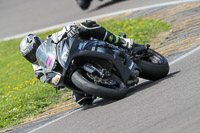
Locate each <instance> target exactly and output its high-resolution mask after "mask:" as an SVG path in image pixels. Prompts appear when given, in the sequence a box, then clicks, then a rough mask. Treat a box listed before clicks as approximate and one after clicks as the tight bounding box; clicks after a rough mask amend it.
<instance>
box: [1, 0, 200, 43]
mask: <svg viewBox="0 0 200 133" xmlns="http://www.w3.org/2000/svg"><path fill="white" fill-rule="evenodd" d="M192 1H200V0H178V1H173V2H165V3H160V4H154V5H149V6H143V7H138V8H131V9H127V10H122V11H118V12H113V13H107V14H103V15H99V16H94V17H89V18H85V19H79V20H76V21H71V22H66V23H62V24H58V25H55V26H51V27H46V28H43V29H39V30H35V31H30V32H27V33H22V34H19V35H15V36H11V37H7V38H4V39H1V40H0V42H1V41H6V40H10V39H16V38H20V37H24V36H26V35H28V34H30V33H32V34H37V33H41V32H44V31H47V30H51V29H57V28H61V27H64V26H66V25H68V24H71V23H80V22H83V21H85V20H96V19H100V18H104V17H108V16H113V15H118V14H122V13H125V12H131V11H132V12H133V11H138V10H144V9H149V8H155V7H161V6H167V5H175V4H180V3H184V2H192Z"/></svg>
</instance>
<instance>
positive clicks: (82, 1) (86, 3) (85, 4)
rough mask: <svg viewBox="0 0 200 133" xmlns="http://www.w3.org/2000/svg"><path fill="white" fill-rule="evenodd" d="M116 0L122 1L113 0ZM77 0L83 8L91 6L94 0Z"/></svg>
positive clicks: (113, 0) (114, 0)
mask: <svg viewBox="0 0 200 133" xmlns="http://www.w3.org/2000/svg"><path fill="white" fill-rule="evenodd" d="M99 1H103V0H99ZM116 1H120V0H112V2H116ZM76 2H77V4H78V5H79V6H80V8H81V9H83V10H86V9H88V8H89V6H90V4H91V2H92V0H76Z"/></svg>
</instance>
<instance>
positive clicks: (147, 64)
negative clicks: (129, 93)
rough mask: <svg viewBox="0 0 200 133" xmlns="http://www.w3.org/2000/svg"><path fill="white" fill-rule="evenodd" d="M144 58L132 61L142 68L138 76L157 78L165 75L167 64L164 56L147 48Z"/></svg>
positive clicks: (149, 78)
mask: <svg viewBox="0 0 200 133" xmlns="http://www.w3.org/2000/svg"><path fill="white" fill-rule="evenodd" d="M148 54H150V56H147V57H145V58H142V59H140V60H136V61H134V62H135V63H136V64H137V65H138V66H139V67H140V68H141V70H142V72H141V73H140V75H139V77H141V78H144V79H148V80H158V79H161V78H163V77H165V76H166V75H167V74H168V72H169V64H168V61H167V60H166V58H165V57H164V56H162V55H161V54H159V53H158V52H156V51H154V50H151V49H149V50H148Z"/></svg>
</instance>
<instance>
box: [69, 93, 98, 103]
mask: <svg viewBox="0 0 200 133" xmlns="http://www.w3.org/2000/svg"><path fill="white" fill-rule="evenodd" d="M72 97H73V98H74V101H76V103H78V104H79V105H82V106H85V105H91V104H92V103H93V101H94V99H95V98H96V97H94V96H90V95H87V94H82V93H77V92H74V91H73V94H72Z"/></svg>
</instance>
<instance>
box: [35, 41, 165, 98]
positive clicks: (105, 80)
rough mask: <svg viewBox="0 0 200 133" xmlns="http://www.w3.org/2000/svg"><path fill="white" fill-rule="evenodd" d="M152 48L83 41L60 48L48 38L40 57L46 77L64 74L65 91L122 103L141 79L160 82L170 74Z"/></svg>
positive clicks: (161, 58)
mask: <svg viewBox="0 0 200 133" xmlns="http://www.w3.org/2000/svg"><path fill="white" fill-rule="evenodd" d="M149 47H150V45H146V46H144V45H141V44H134V47H133V49H132V50H126V49H123V48H120V47H117V46H115V45H112V44H109V43H106V42H103V41H100V40H84V39H81V38H79V37H75V38H67V39H64V40H62V41H61V42H60V43H58V44H57V45H56V44H53V43H51V38H48V39H47V40H46V41H44V43H43V44H42V45H40V46H39V47H38V49H37V51H36V57H37V61H38V63H39V64H40V65H41V66H43V67H44V72H45V73H46V74H47V73H60V74H62V84H64V86H65V87H67V88H69V89H72V90H73V91H75V92H78V93H82V94H88V95H92V96H95V97H101V98H104V99H112V100H118V99H121V98H124V97H125V96H126V94H127V93H128V90H129V89H130V88H131V87H134V86H135V85H136V84H137V83H138V80H136V79H138V78H137V77H140V78H144V79H147V80H158V79H161V78H163V77H165V76H166V75H167V74H168V72H169V65H168V61H167V60H166V58H165V57H164V56H162V55H160V54H159V53H157V52H156V51H154V50H152V49H150V48H149ZM67 49H69V50H67Z"/></svg>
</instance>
